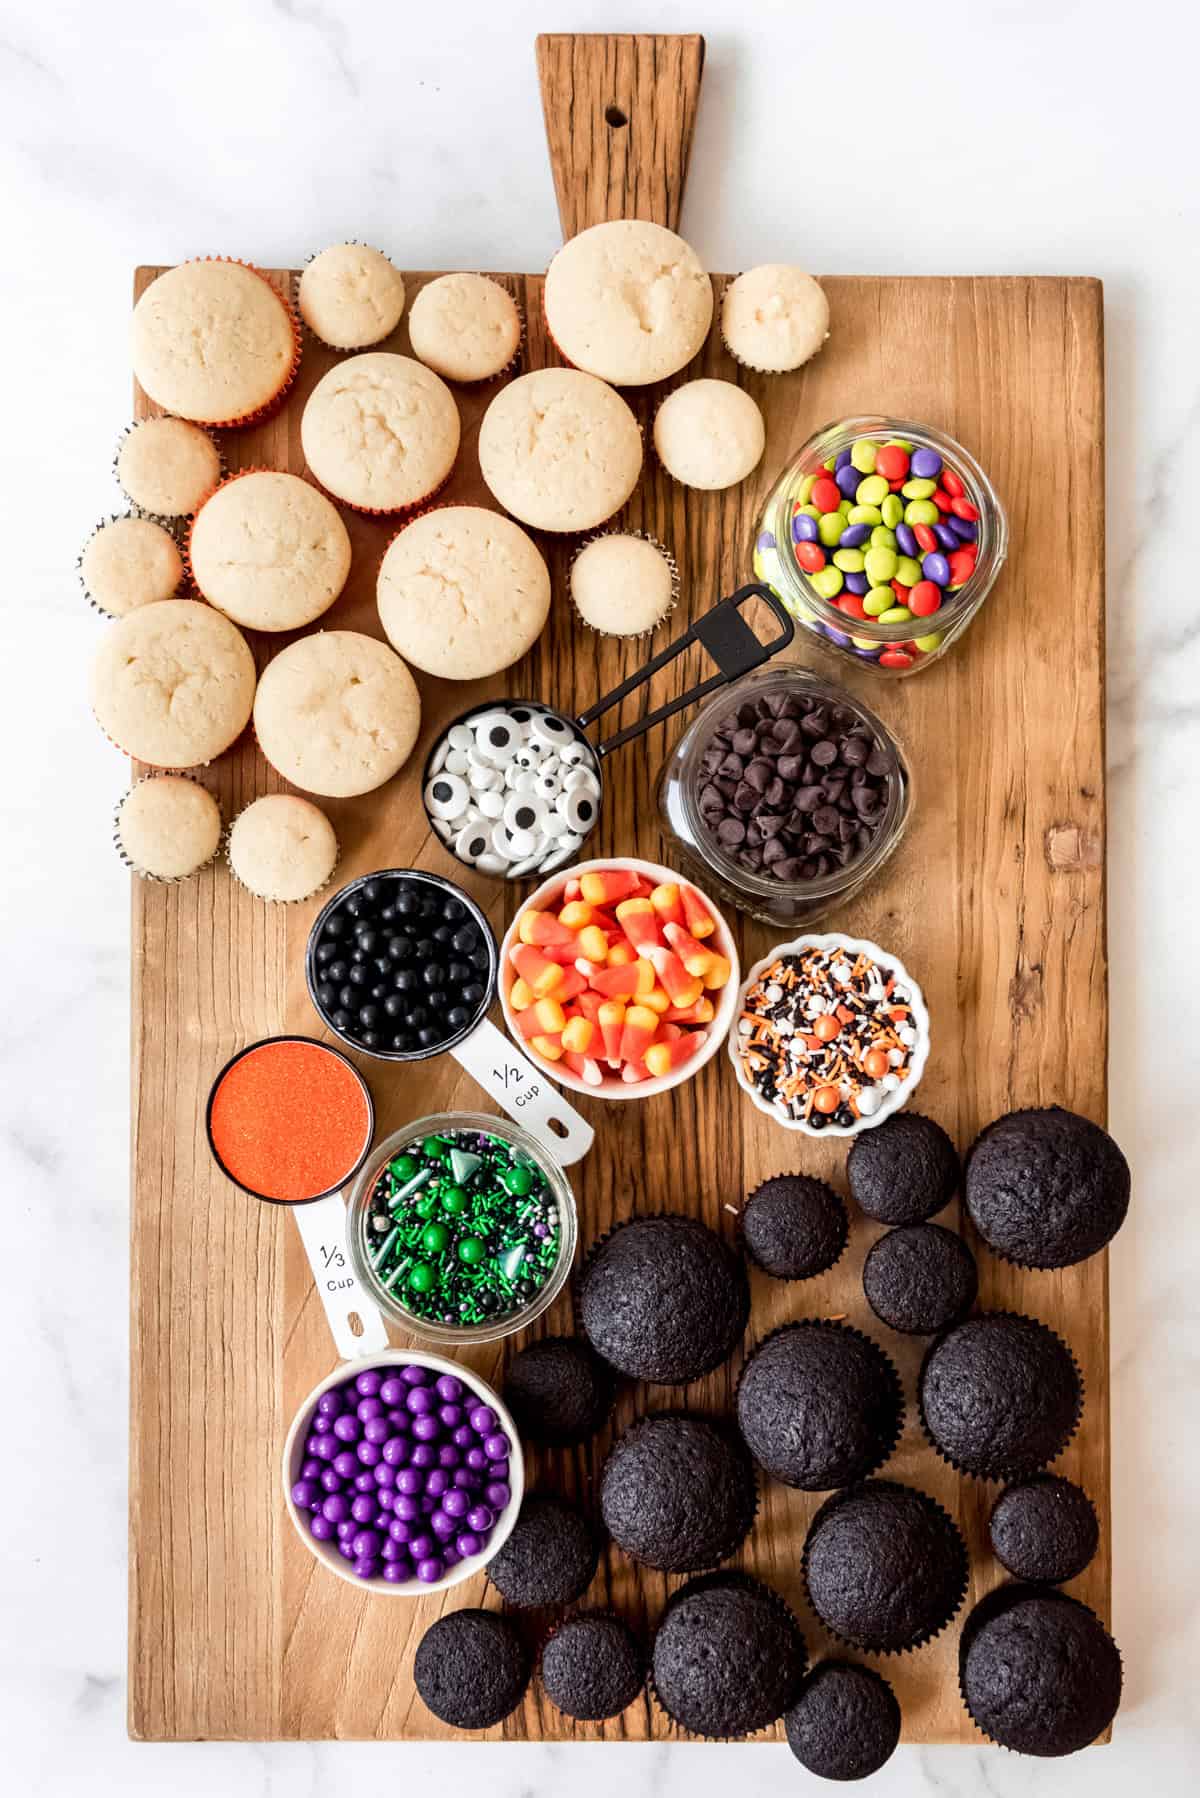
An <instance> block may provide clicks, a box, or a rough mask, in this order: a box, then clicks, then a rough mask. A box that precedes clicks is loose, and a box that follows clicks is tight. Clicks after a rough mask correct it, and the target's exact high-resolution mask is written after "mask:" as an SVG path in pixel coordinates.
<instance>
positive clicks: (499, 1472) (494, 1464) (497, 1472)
mask: <svg viewBox="0 0 1200 1798" xmlns="http://www.w3.org/2000/svg"><path fill="white" fill-rule="evenodd" d="M487 1474H488V1479H489V1480H506V1479H507V1478H508V1462H507V1461H489V1462H488V1470H487Z"/></svg>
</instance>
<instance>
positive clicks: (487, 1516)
mask: <svg viewBox="0 0 1200 1798" xmlns="http://www.w3.org/2000/svg"><path fill="white" fill-rule="evenodd" d="M495 1521H496V1519H495V1518H494V1517H493V1516H492V1513H491V1511H490V1510H489V1508H488V1506H487V1505H476V1506H475V1508H474V1510H471V1511H468V1512H467V1522H468V1523H469V1524H470V1526H471V1528H472V1529H473V1530H474V1531H475V1532H476V1534H477V1535H480V1536H486V1535H487V1533H488V1531H489V1530H490V1529H491V1527H492V1525H493V1524H494V1523H495Z"/></svg>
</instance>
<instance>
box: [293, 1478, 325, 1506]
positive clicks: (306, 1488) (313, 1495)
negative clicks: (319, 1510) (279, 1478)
mask: <svg viewBox="0 0 1200 1798" xmlns="http://www.w3.org/2000/svg"><path fill="white" fill-rule="evenodd" d="M320 1492H321V1488H320V1486H319V1485H318V1484H317V1482H316V1480H297V1481H296V1484H295V1485H294V1486H293V1487H292V1503H293V1504H296V1505H299V1506H300V1509H301V1510H302V1511H306V1510H308V1509H309V1508H310V1506H312V1505H314V1504H315V1503H316V1501H317V1499H318V1498H319V1496H320Z"/></svg>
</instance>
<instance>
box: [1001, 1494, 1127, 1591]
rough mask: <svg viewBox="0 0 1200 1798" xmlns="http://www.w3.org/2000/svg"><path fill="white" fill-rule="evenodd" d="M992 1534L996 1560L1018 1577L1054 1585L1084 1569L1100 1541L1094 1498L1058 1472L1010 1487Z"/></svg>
mask: <svg viewBox="0 0 1200 1798" xmlns="http://www.w3.org/2000/svg"><path fill="white" fill-rule="evenodd" d="M988 1533H989V1534H990V1536H991V1539H992V1552H993V1553H994V1555H995V1556H996V1559H997V1560H998V1561H999V1562H1000V1564H1001V1565H1002V1566H1003V1567H1006V1568H1007V1569H1008V1571H1009V1572H1010V1573H1012V1574H1015V1575H1016V1577H1017V1579H1020V1580H1029V1581H1034V1582H1038V1583H1042V1582H1044V1583H1046V1584H1048V1585H1055V1586H1056V1585H1058V1584H1059V1583H1060V1582H1061V1581H1062V1580H1069V1579H1074V1578H1075V1575H1076V1574H1077V1573H1082V1572H1083V1570H1084V1568H1085V1567H1086V1566H1087V1564H1088V1562H1089V1561H1090V1560H1091V1558H1092V1556H1093V1555H1094V1554H1095V1552H1096V1550H1097V1548H1098V1547H1099V1545H1100V1524H1099V1522H1098V1520H1097V1517H1096V1510H1095V1506H1094V1505H1093V1504H1092V1501H1091V1499H1090V1498H1089V1497H1088V1495H1087V1493H1086V1492H1084V1491H1082V1490H1081V1488H1080V1487H1078V1486H1075V1485H1073V1484H1072V1483H1071V1481H1070V1480H1064V1479H1063V1478H1062V1477H1061V1476H1060V1475H1059V1474H1056V1473H1038V1474H1034V1476H1033V1477H1032V1479H1028V1480H1019V1481H1018V1482H1017V1483H1016V1484H1015V1485H1013V1486H1006V1487H1005V1489H1004V1491H1003V1492H1002V1493H1001V1494H1000V1496H999V1498H998V1499H997V1500H996V1502H995V1504H994V1505H993V1506H992V1514H991V1517H990V1518H989V1519H988Z"/></svg>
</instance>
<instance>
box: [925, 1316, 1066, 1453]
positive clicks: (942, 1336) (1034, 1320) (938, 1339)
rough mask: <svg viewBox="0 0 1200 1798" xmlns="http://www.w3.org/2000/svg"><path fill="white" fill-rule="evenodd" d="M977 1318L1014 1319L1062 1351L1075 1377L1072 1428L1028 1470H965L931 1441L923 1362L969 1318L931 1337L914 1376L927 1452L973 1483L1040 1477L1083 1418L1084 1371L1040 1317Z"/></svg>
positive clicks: (1054, 1331) (1061, 1450)
mask: <svg viewBox="0 0 1200 1798" xmlns="http://www.w3.org/2000/svg"><path fill="white" fill-rule="evenodd" d="M977 1315H978V1316H980V1317H1011V1318H1015V1319H1016V1320H1017V1321H1018V1322H1020V1323H1026V1324H1036V1325H1037V1327H1038V1329H1039V1330H1044V1331H1045V1332H1046V1334H1047V1335H1048V1336H1052V1337H1053V1338H1054V1340H1055V1342H1056V1343H1057V1344H1058V1346H1059V1348H1061V1349H1063V1350H1064V1351H1065V1353H1066V1355H1067V1358H1068V1360H1069V1361H1070V1363H1071V1367H1072V1369H1073V1370H1074V1374H1075V1415H1074V1417H1073V1418H1072V1420H1071V1426H1070V1428H1069V1429H1068V1431H1067V1433H1066V1435H1065V1436H1064V1437H1063V1438H1062V1440H1061V1442H1059V1444H1058V1446H1057V1447H1056V1448H1055V1450H1054V1452H1053V1453H1052V1454H1049V1455H1047V1456H1046V1457H1045V1459H1044V1460H1042V1461H1038V1462H1037V1464H1036V1465H1035V1466H1030V1465H1029V1463H1028V1462H1025V1461H1005V1460H996V1461H992V1462H989V1463H988V1464H987V1466H986V1467H985V1468H984V1467H968V1466H966V1464H965V1463H964V1462H962V1461H960V1460H958V1459H957V1458H956V1457H955V1456H954V1455H951V1454H949V1453H948V1452H947V1451H946V1450H945V1449H944V1448H942V1447H940V1445H939V1444H938V1443H937V1442H936V1441H935V1439H934V1436H933V1432H932V1431H931V1430H930V1428H929V1423H928V1421H927V1419H926V1416H925V1394H924V1382H923V1375H924V1372H925V1363H926V1361H928V1359H929V1357H930V1356H931V1355H932V1354H933V1352H934V1350H935V1349H937V1348H938V1347H939V1346H940V1345H941V1344H942V1343H943V1342H944V1341H945V1340H946V1338H947V1336H950V1335H952V1334H953V1332H954V1331H955V1330H959V1329H961V1328H962V1325H963V1323H968V1322H970V1319H969V1318H964V1319H963V1320H962V1322H961V1323H957V1324H951V1325H950V1327H949V1328H948V1329H945V1330H940V1331H939V1332H938V1334H937V1335H936V1336H935V1337H934V1339H933V1341H932V1342H931V1343H930V1344H929V1347H928V1348H927V1349H926V1351H925V1354H924V1356H923V1357H922V1360H921V1371H920V1373H919V1374H918V1375H917V1416H918V1419H919V1420H920V1424H921V1433H922V1435H923V1436H924V1437H925V1440H926V1441H927V1442H928V1444H929V1446H930V1448H931V1449H932V1450H933V1452H934V1454H935V1455H936V1456H937V1457H938V1459H939V1460H940V1461H944V1462H945V1463H946V1465H947V1466H948V1467H953V1469H954V1471H955V1473H963V1474H966V1475H967V1476H968V1478H970V1479H973V1480H1005V1481H1008V1480H1022V1479H1026V1478H1028V1476H1029V1475H1030V1474H1034V1473H1041V1472H1042V1470H1043V1469H1044V1468H1046V1467H1049V1465H1050V1463H1051V1462H1052V1461H1057V1460H1058V1457H1059V1456H1060V1455H1061V1454H1062V1452H1063V1450H1064V1449H1065V1448H1066V1446H1067V1444H1068V1443H1069V1442H1070V1441H1071V1440H1072V1438H1073V1437H1074V1436H1075V1434H1076V1432H1077V1430H1078V1429H1079V1424H1080V1420H1081V1418H1082V1416H1083V1401H1084V1381H1083V1370H1082V1368H1081V1367H1080V1365H1079V1363H1078V1361H1077V1360H1076V1359H1075V1355H1074V1352H1073V1350H1072V1348H1071V1345H1070V1343H1069V1342H1064V1341H1063V1338H1062V1337H1061V1336H1060V1335H1059V1334H1058V1331H1057V1330H1052V1329H1051V1328H1050V1325H1049V1324H1044V1323H1043V1322H1042V1320H1041V1318H1040V1317H1029V1316H1027V1315H1026V1314H1025V1312H1023V1311H982V1312H979V1313H977Z"/></svg>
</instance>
